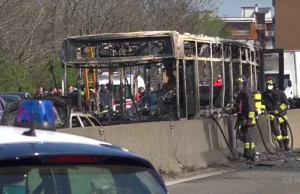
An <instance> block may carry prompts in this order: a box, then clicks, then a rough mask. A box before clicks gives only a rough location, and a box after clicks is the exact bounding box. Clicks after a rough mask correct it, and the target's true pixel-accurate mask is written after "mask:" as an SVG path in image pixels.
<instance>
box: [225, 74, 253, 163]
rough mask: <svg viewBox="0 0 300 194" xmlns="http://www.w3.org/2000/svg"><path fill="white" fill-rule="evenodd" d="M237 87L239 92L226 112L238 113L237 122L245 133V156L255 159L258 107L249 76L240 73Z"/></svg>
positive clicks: (248, 158) (247, 158) (236, 82)
mask: <svg viewBox="0 0 300 194" xmlns="http://www.w3.org/2000/svg"><path fill="white" fill-rule="evenodd" d="M235 89H236V92H237V96H236V99H235V103H234V105H233V107H232V108H228V109H227V110H226V113H228V114H235V113H237V124H238V125H239V126H240V130H241V133H242V134H243V138H242V141H243V142H244V158H245V159H246V160H251V161H254V160H255V157H256V152H255V144H254V127H255V125H256V119H255V112H256V107H255V101H254V98H253V93H252V92H251V90H250V89H249V88H248V84H247V78H246V77H245V76H244V75H240V76H238V77H237V78H236V80H235Z"/></svg>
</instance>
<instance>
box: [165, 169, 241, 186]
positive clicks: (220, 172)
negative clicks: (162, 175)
mask: <svg viewBox="0 0 300 194" xmlns="http://www.w3.org/2000/svg"><path fill="white" fill-rule="evenodd" d="M235 171H238V169H231V170H218V171H215V172H208V173H203V174H200V175H196V176H192V177H189V178H182V179H177V180H172V181H167V182H165V184H166V186H171V185H176V184H179V183H184V182H188V181H193V180H197V179H202V178H207V177H212V176H217V175H221V174H225V173H229V172H235Z"/></svg>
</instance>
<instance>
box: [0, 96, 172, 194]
mask: <svg viewBox="0 0 300 194" xmlns="http://www.w3.org/2000/svg"><path fill="white" fill-rule="evenodd" d="M26 101H27V102H26ZM26 101H24V106H22V107H21V109H19V110H18V113H17V114H16V118H15V120H16V123H15V125H17V126H19V127H15V126H0V147H1V149H0V192H1V193H16V194H27V193H33V194H37V193H49V194H50V193H51V194H66V193H68V194H77V193H78V194H79V193H80V194H85V193H86V194H92V193H103V194H112V193H132V194H141V193H143V194H145V193H157V194H167V189H166V186H165V183H164V181H163V179H162V178H161V176H160V175H159V174H158V172H157V171H156V170H155V168H154V167H153V165H152V164H151V163H150V162H149V161H148V160H146V159H144V158H142V157H140V156H138V155H136V154H134V153H132V152H129V151H128V150H126V149H124V148H121V147H119V146H115V145H112V144H110V143H106V142H102V141H97V140H93V139H89V138H85V137H80V136H76V135H70V134H66V133H59V132H56V131H50V130H53V127H54V130H55V118H54V113H53V112H52V113H51V111H52V110H53V107H51V106H52V105H51V102H50V101H48V102H47V103H45V105H47V106H43V102H45V101H43V100H36V101H38V103H40V104H41V105H42V106H40V107H38V108H36V107H35V106H33V105H32V104H34V103H33V101H34V100H26ZM22 103H23V102H22ZM26 103H27V104H26ZM34 105H37V103H35V104H34ZM45 107H46V108H45ZM29 109H30V110H29ZM37 109H39V110H38V111H36V110H37ZM24 110H25V111H24ZM31 113H35V114H36V117H34V119H33V117H30V114H31ZM29 120H31V124H30V125H32V126H31V127H29V128H30V129H29V128H27V127H26V128H21V127H20V126H22V125H24V126H28V121H29ZM33 123H34V125H33ZM34 126H38V127H40V130H37V129H35V127H34Z"/></svg>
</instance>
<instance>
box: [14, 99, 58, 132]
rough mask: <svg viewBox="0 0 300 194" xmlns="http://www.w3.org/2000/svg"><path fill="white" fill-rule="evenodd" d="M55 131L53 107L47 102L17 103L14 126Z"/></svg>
mask: <svg viewBox="0 0 300 194" xmlns="http://www.w3.org/2000/svg"><path fill="white" fill-rule="evenodd" d="M32 124H34V128H37V129H45V130H55V114H54V107H53V104H52V103H51V101H49V100H24V101H22V102H20V103H19V105H18V110H17V114H16V117H15V124H14V125H15V126H17V127H24V128H30V127H32Z"/></svg>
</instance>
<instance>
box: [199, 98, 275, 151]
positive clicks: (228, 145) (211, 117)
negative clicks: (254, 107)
mask: <svg viewBox="0 0 300 194" xmlns="http://www.w3.org/2000/svg"><path fill="white" fill-rule="evenodd" d="M232 103H235V102H230V103H228V105H227V106H226V107H225V108H223V109H222V111H220V112H219V113H218V112H214V113H213V114H212V115H209V116H206V117H204V119H211V120H213V121H214V122H215V123H216V124H217V126H218V128H219V130H220V131H221V133H222V136H223V138H224V140H225V142H226V145H227V147H228V149H229V150H230V152H231V154H232V156H233V157H235V156H236V154H235V153H234V150H233V149H232V148H231V146H230V144H229V142H228V139H227V138H226V136H225V133H224V130H223V129H222V127H221V125H220V123H219V121H218V120H217V118H216V117H217V116H216V115H223V114H224V113H226V108H227V107H228V106H229V105H231V104H232ZM256 123H257V128H258V130H259V133H260V136H261V139H262V142H263V145H264V147H265V149H266V150H267V152H268V153H269V154H272V152H271V151H270V150H269V149H268V147H267V144H266V142H265V139H264V137H263V134H262V129H261V128H260V126H259V124H258V119H257V118H256ZM236 124H237V123H236ZM235 130H237V131H236V133H239V131H238V130H239V129H235Z"/></svg>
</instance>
